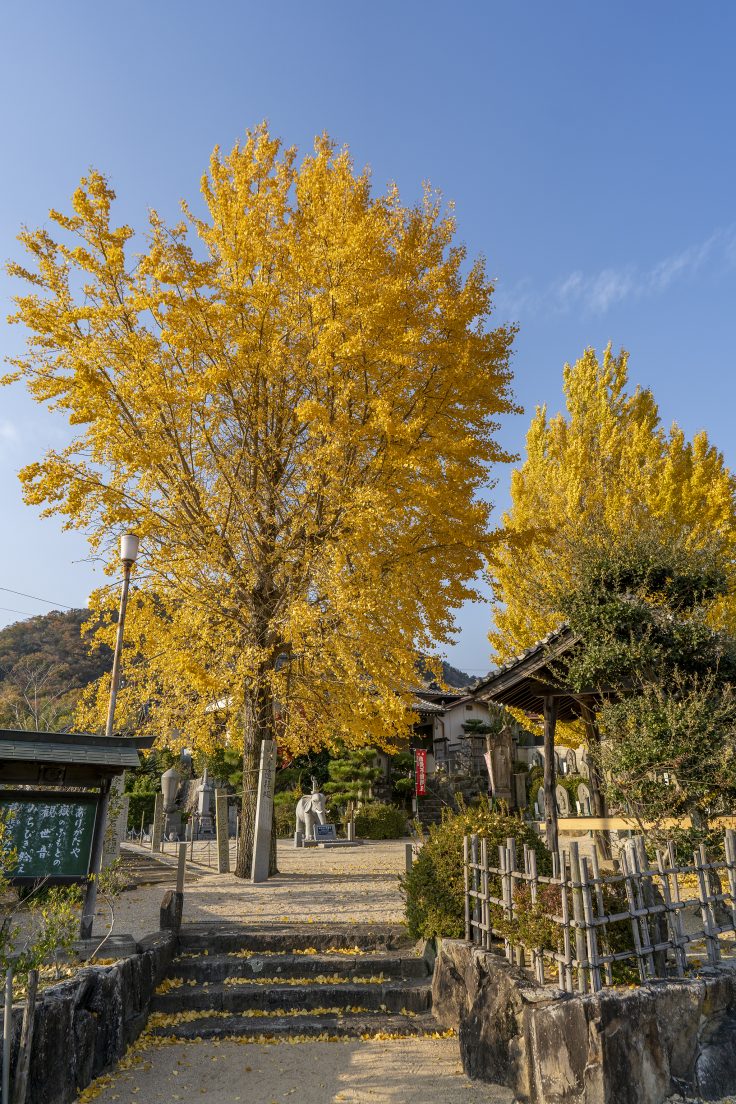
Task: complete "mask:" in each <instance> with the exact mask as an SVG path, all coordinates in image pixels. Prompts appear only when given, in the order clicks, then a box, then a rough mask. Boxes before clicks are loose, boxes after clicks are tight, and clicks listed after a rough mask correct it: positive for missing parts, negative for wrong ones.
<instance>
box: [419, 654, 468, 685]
mask: <svg viewBox="0 0 736 1104" xmlns="http://www.w3.org/2000/svg"><path fill="white" fill-rule="evenodd" d="M417 668H418V670H419V676H420V678H421V680H422V682H423V683H424V685H425V686H426V687H427V688H428V689H432V688H435V689H439V687H438V685H437V683H436V681H435V679H434V677H433V676H432V674H431V673H430V672H429V671H428V670H427V664H426V661H425V660H423V659H420V660H419V661H418V663H417ZM442 678H443V680H444V682H445V683H446V684H447V686H451V687H452V688H453V689H454V690H464V689H465V687H466V686H472V684H473V683H474V682H477V679H473V678H471V677H470V675H466V674H465V672H464V671H460V670H459V669H458V668H457V667H453V666H452V664H451V663H447V662H446V661H445V660H444V659H443V660H442Z"/></svg>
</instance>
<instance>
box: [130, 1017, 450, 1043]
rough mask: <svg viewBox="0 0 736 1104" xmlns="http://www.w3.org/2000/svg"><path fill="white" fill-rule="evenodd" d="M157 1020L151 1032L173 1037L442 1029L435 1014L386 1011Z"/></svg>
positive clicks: (354, 1034)
mask: <svg viewBox="0 0 736 1104" xmlns="http://www.w3.org/2000/svg"><path fill="white" fill-rule="evenodd" d="M172 1019H173V1021H174V1022H171V1023H167V1024H166V1025H164V1026H159V1025H157V1024H156V1022H155V1020H154V1021H153V1023H152V1024H151V1026H150V1027H149V1030H150V1033H151V1034H152V1035H162V1036H165V1037H168V1038H173V1039H182V1040H191V1039H224V1038H229V1037H237V1038H241V1039H242V1038H248V1039H250V1038H252V1039H254V1040H258V1039H278V1038H283V1039H288V1038H293V1037H295V1036H310V1037H313V1038H314V1037H319V1036H325V1037H327V1038H350V1039H356V1038H357V1039H359V1038H361V1036H369V1037H374V1036H376V1035H380V1036H384V1037H389V1036H393V1035H397V1036H406V1035H431V1034H433V1033H434V1032H436V1031H440V1030H441V1028H439V1027H438V1025H437V1021H436V1020H435V1019H434V1017H433V1016H431V1015H429V1014H427V1013H425V1014H424V1015H417V1016H402V1015H397V1014H393V1015H387V1014H386V1013H383V1012H380V1013H366V1012H347V1011H346V1012H342V1013H334V1012H328V1013H323V1014H322V1015H320V1016H273V1017H266V1016H247V1015H245V1016H207V1015H202V1016H198V1017H197V1018H196V1019H187V1020H182V1021H181V1022H176V1021H175V1018H172Z"/></svg>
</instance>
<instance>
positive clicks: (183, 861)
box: [176, 840, 187, 894]
mask: <svg viewBox="0 0 736 1104" xmlns="http://www.w3.org/2000/svg"><path fill="white" fill-rule="evenodd" d="M186 869H187V841H186V840H184V842H183V843H180V844H179V861H178V863H177V866H176V892H177V893H181V894H183V893H184V875H185V873H186Z"/></svg>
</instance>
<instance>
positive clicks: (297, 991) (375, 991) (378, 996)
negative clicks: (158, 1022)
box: [151, 978, 432, 1013]
mask: <svg viewBox="0 0 736 1104" xmlns="http://www.w3.org/2000/svg"><path fill="white" fill-rule="evenodd" d="M431 1004H432V991H431V988H430V984H429V979H428V978H425V979H399V980H396V981H393V982H381V983H373V984H370V983H369V984H364V985H361V984H358V985H356V984H354V983H353V982H342V983H339V984H333V983H331V982H326V983H318V982H316V981H312V982H309V983H307V984H306V985H283V984H279V981H278V980H274V981H273V983H272V984H270V985H269V984H260V985H256V984H254V983H253V982H249V981H245V982H243V983H239V984H237V985H227V984H225V983H219V982H218V983H215V984H213V985H207V984H205V985H182V986H179V987H178V988H176V989H171V990H169V991H168V992H166V993H157V994H156V995H155V996H154V997H153V999H152V1001H151V1011H152V1012H166V1013H175V1012H195V1011H196V1012H202V1011H212V1012H251V1011H263V1012H271V1011H276V1010H278V1009H299V1008H305V1009H308V1010H312V1009H315V1008H362V1009H370V1010H374V1009H375V1010H379V1011H383V1012H401V1011H403V1010H404V1009H405V1010H406V1011H408V1012H428V1011H429V1010H430V1007H431Z"/></svg>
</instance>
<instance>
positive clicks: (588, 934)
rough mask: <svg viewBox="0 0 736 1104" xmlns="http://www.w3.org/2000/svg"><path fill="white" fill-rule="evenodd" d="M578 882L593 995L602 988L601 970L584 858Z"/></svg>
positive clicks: (586, 864) (586, 865) (586, 866)
mask: <svg viewBox="0 0 736 1104" xmlns="http://www.w3.org/2000/svg"><path fill="white" fill-rule="evenodd" d="M580 881H581V882H582V897H583V918H584V920H585V938H586V943H587V947H588V962H589V963H590V987H591V989H592V990H593V992H594V993H598V992H599V991H600V990H601V988H602V985H601V968H600V963H599V961H598V936H597V933H596V928H595V923H594V921H593V896H592V894H591V891H590V879H589V877H588V860H587V859H586V858H585V856H583V857H582V858H581V860H580Z"/></svg>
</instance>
